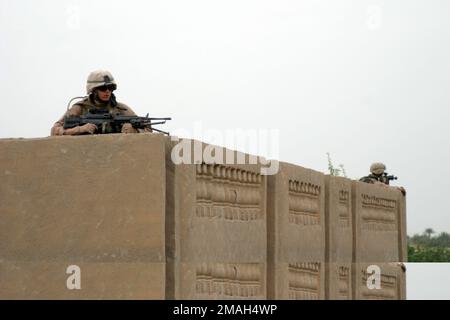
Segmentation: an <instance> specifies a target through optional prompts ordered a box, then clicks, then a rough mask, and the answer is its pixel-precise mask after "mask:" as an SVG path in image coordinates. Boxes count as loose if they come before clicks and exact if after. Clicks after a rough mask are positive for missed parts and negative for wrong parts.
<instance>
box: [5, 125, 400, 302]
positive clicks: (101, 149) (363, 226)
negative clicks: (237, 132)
mask: <svg viewBox="0 0 450 320" xmlns="http://www.w3.org/2000/svg"><path fill="white" fill-rule="evenodd" d="M188 142H189V141H188ZM190 142H193V141H190ZM175 146H177V147H176V148H175V149H173V148H174V147H175ZM179 146H180V145H179V144H177V142H176V141H172V140H171V139H170V138H168V137H165V136H162V135H155V134H138V135H121V134H116V135H101V136H79V137H51V138H42V139H3V140H0V299H266V298H269V299H325V298H328V299H404V298H405V285H406V284H405V274H404V272H403V270H402V268H401V267H400V265H399V264H398V262H400V261H406V258H407V246H406V199H405V197H403V196H402V194H401V193H400V192H399V191H398V190H396V189H394V188H383V187H379V186H374V185H370V184H365V183H361V182H357V181H351V180H348V179H344V178H337V177H329V176H324V175H323V174H322V173H320V172H317V171H314V170H310V169H306V168H303V167H300V166H295V165H292V164H287V163H280V171H279V173H278V174H277V175H273V176H265V175H262V174H261V173H262V171H261V169H262V165H260V164H257V163H256V162H255V161H256V160H257V159H256V158H255V157H251V156H249V155H245V154H242V153H237V152H233V151H231V150H226V149H223V148H219V147H217V146H208V145H206V144H204V143H201V142H199V141H197V142H196V143H192V144H189V147H187V148H185V149H184V150H181V152H180V150H179V149H177V148H178V147H179ZM177 153H178V157H176V159H174V158H173V155H174V154H177ZM180 158H182V159H183V160H184V161H187V162H188V163H182V161H181V162H180V161H179V160H180ZM174 160H175V162H174ZM230 160H233V162H234V164H231V163H229V161H230ZM238 160H239V161H240V164H236V163H237V162H238ZM242 161H243V163H242ZM72 265H76V266H79V267H80V268H81V290H69V289H68V288H67V286H66V281H67V279H68V278H69V277H70V275H69V274H67V273H66V269H67V267H69V266H72ZM370 265H378V266H380V268H381V273H382V275H381V284H382V286H381V287H382V288H381V289H379V290H375V291H373V290H369V289H368V288H367V278H368V276H369V275H368V274H367V267H368V266H370Z"/></svg>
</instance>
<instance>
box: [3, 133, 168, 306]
mask: <svg viewBox="0 0 450 320" xmlns="http://www.w3.org/2000/svg"><path fill="white" fill-rule="evenodd" d="M0 168H1V171H0V180H1V184H0V215H1V218H0V266H1V269H0V279H1V281H0V283H5V282H6V283H8V288H9V290H10V291H7V292H5V291H4V289H0V296H1V297H9V296H11V297H16V296H17V297H22V298H36V297H39V298H51V297H55V296H57V295H58V294H60V295H61V297H71V296H68V295H67V293H66V292H65V290H64V286H63V284H64V283H65V282H62V283H61V282H58V283H56V282H55V281H52V280H53V279H62V278H61V275H63V276H62V277H64V275H65V271H66V268H67V266H68V265H71V264H82V263H83V264H86V265H88V266H89V268H90V269H91V270H92V273H90V272H86V275H87V276H88V277H89V275H90V274H97V275H100V274H103V272H105V275H104V276H100V277H91V278H90V279H92V281H95V283H93V284H92V286H91V287H89V288H93V289H92V290H90V289H86V290H81V291H80V292H79V294H78V295H77V297H78V298H82V297H86V298H97V297H98V298H102V297H105V295H104V291H102V290H100V289H98V291H96V289H95V288H103V287H105V288H108V287H110V286H111V284H110V283H109V282H111V281H110V280H111V278H110V277H108V273H110V274H114V273H119V274H122V273H123V275H122V277H129V279H130V281H131V283H132V282H133V281H136V283H137V282H139V279H140V278H139V277H140V276H138V275H135V274H133V273H134V272H135V271H136V270H143V269H146V267H145V266H149V268H150V269H151V270H153V271H154V272H155V274H154V275H153V277H155V278H160V279H164V271H165V269H164V268H162V267H161V265H162V264H164V263H165V233H164V228H165V219H164V217H165V152H164V141H163V137H161V136H158V135H149V134H142V135H127V136H126V135H101V136H92V137H87V136H80V137H56V138H45V139H33V140H21V139H10V140H1V141H0ZM66 265H67V266H66ZM33 266H36V267H33ZM58 266H59V267H58ZM114 266H117V269H114V268H115V267H114ZM95 267H98V270H94V269H95ZM56 268H59V269H56ZM61 268H62V269H61ZM34 269H36V270H34ZM128 269H129V270H134V272H131V273H130V274H129V275H126V273H125V271H126V270H128ZM13 270H24V271H23V273H24V277H32V278H34V277H35V276H38V277H39V279H41V282H42V283H47V284H48V286H49V288H48V289H45V288H42V290H40V289H39V288H35V284H33V283H32V282H20V285H17V286H15V285H14V283H15V282H14V281H15V280H14V279H16V280H17V281H19V278H20V277H19V276H18V274H17V273H16V274H15V275H12V274H11V272H12V271H13ZM121 270H122V271H121ZM83 271H84V270H83ZM146 276H147V278H148V279H149V281H150V280H151V286H152V287H153V288H158V291H154V292H151V294H150V293H149V295H147V296H148V297H153V298H164V297H165V292H164V286H162V285H161V284H162V283H160V282H161V280H160V279H158V280H156V279H151V278H153V277H150V275H149V274H148V272H144V273H142V275H141V277H143V278H145V277H146ZM143 278H142V279H143ZM106 282H108V284H107V283H106ZM125 284H126V282H124V283H123V285H125ZM27 285H30V287H29V289H30V290H28V289H27V288H28V287H27ZM112 286H113V285H112ZM118 286H119V287H120V284H118ZM57 288H58V289H57ZM16 289H17V291H16ZM58 290H62V291H58ZM66 290H67V289H66ZM26 292H29V294H30V295H29V296H27V295H26ZM36 292H40V294H37V293H36ZM126 295H127V293H126V292H123V293H121V294H118V295H114V293H113V292H111V295H110V296H108V297H119V296H120V297H123V296H126ZM72 296H73V295H72ZM134 296H138V297H142V298H144V297H145V296H146V295H145V294H144V291H142V290H140V289H139V287H136V295H134V294H133V297H134Z"/></svg>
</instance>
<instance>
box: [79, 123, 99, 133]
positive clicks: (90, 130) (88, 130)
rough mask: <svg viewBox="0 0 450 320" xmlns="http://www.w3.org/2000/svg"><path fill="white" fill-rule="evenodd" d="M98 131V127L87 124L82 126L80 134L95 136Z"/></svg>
mask: <svg viewBox="0 0 450 320" xmlns="http://www.w3.org/2000/svg"><path fill="white" fill-rule="evenodd" d="M96 130H97V126H96V125H95V124H92V123H86V124H85V125H82V126H80V133H89V134H93V133H95V131H96Z"/></svg>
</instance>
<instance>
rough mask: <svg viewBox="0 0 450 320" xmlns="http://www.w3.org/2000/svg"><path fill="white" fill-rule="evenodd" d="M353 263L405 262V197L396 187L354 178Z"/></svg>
mask: <svg viewBox="0 0 450 320" xmlns="http://www.w3.org/2000/svg"><path fill="white" fill-rule="evenodd" d="M352 199H353V207H354V209H353V219H354V230H353V231H354V259H353V260H354V262H356V263H366V262H367V263H370V262H404V261H406V258H407V257H406V246H407V244H406V221H405V216H406V214H405V209H404V206H405V205H404V201H405V199H404V197H403V195H402V194H401V192H400V191H399V190H397V189H395V188H384V187H382V186H377V185H370V184H367V183H363V182H359V181H354V182H353V186H352Z"/></svg>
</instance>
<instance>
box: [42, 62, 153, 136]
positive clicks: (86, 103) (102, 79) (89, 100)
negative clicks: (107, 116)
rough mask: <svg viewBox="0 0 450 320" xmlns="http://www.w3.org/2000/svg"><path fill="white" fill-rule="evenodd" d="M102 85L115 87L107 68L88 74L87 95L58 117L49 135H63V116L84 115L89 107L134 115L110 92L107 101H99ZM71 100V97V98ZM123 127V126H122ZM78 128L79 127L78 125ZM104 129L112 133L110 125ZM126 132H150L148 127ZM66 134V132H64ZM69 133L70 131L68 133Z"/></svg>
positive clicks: (130, 129) (131, 129)
mask: <svg viewBox="0 0 450 320" xmlns="http://www.w3.org/2000/svg"><path fill="white" fill-rule="evenodd" d="M102 86H111V87H112V88H113V91H114V90H116V89H117V83H116V82H115V80H114V77H113V76H112V74H111V73H110V72H109V71H107V70H96V71H93V72H91V73H90V74H89V76H88V79H87V82H86V93H87V95H88V96H86V97H83V98H82V99H83V100H81V101H79V102H77V103H75V104H74V105H73V106H72V107H71V108H70V109H68V110H67V112H66V113H65V114H64V116H63V117H62V118H61V119H59V120H58V121H57V122H56V123H55V124H54V125H53V127H52V129H51V135H52V136H55V135H56V136H58V135H64V134H65V130H64V118H65V117H77V116H81V115H85V114H86V113H88V111H89V110H91V109H106V110H108V111H109V112H110V113H114V114H119V115H123V116H135V115H136V114H135V113H134V111H133V110H132V109H131V108H130V107H128V106H127V105H126V104H124V103H120V102H117V101H116V97H115V96H114V94H113V93H112V92H111V97H110V99H109V101H99V99H96V94H97V91H96V89H97V88H100V87H102ZM72 100H73V99H72ZM124 127H125V126H124ZM78 128H80V127H78ZM103 129H104V132H105V133H113V132H114V131H113V128H111V126H106V127H105V128H102V131H103ZM128 130H129V131H128V132H133V133H134V132H136V133H137V132H151V130H150V129H139V130H136V129H134V128H129V129H128ZM122 132H127V131H124V128H123V127H122ZM66 134H67V133H66ZM69 134H70V133H69ZM72 134H79V133H76V132H75V133H72Z"/></svg>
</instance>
